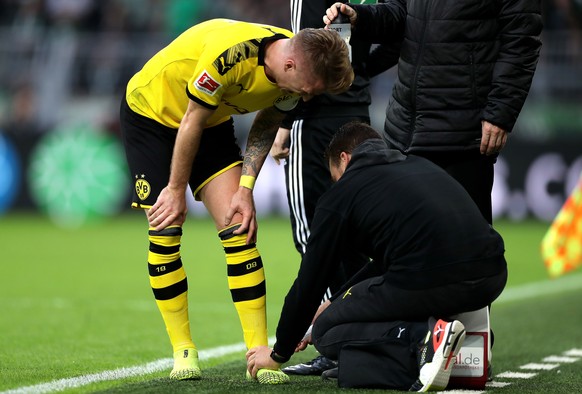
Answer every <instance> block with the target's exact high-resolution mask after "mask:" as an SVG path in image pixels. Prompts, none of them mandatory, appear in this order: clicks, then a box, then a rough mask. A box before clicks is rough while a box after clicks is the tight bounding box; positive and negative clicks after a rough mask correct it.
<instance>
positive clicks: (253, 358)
mask: <svg viewBox="0 0 582 394" xmlns="http://www.w3.org/2000/svg"><path fill="white" fill-rule="evenodd" d="M271 351H272V349H271V348H270V347H268V346H257V347H254V348H252V349H250V350H249V351H248V352H247V354H246V357H247V371H249V373H250V374H251V376H252V377H253V378H256V377H257V372H258V371H259V369H263V368H267V369H272V370H275V371H276V370H278V369H279V368H281V364H279V363H278V362H276V361H275V360H273V359H272V358H271Z"/></svg>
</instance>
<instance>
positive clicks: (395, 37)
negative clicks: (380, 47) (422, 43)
mask: <svg viewBox="0 0 582 394" xmlns="http://www.w3.org/2000/svg"><path fill="white" fill-rule="evenodd" d="M350 7H352V8H353V9H354V10H355V11H356V12H357V14H358V18H357V19H356V25H355V26H354V29H353V31H352V34H353V37H355V38H358V39H361V40H364V41H369V42H371V43H373V44H386V43H390V42H399V41H402V37H404V26H405V23H406V0H392V1H390V0H388V1H387V2H385V3H382V4H372V5H357V4H350Z"/></svg>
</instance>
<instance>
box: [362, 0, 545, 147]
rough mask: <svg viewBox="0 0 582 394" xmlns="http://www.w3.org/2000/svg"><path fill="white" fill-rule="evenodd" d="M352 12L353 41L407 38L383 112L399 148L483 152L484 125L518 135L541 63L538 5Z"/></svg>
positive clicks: (498, 0) (422, 4)
mask: <svg viewBox="0 0 582 394" xmlns="http://www.w3.org/2000/svg"><path fill="white" fill-rule="evenodd" d="M353 8H354V9H355V10H356V12H357V13H358V19H357V22H356V27H355V28H354V31H353V35H354V37H357V38H360V39H365V40H373V42H383V41H385V40H394V39H395V38H397V37H400V38H403V42H402V49H401V52H400V60H399V63H398V77H397V80H396V81H395V84H394V88H393V91H392V98H391V99H390V102H389V104H388V107H387V110H386V123H385V132H386V138H387V139H388V141H389V142H391V143H392V144H394V146H396V147H397V148H398V149H400V150H401V151H403V152H412V153H414V152H415V151H424V150H469V149H478V146H479V144H480V139H481V120H487V121H488V122H490V123H493V124H494V125H497V126H499V127H501V128H503V129H505V130H506V131H508V132H509V131H511V130H512V129H513V126H514V124H515V122H516V120H517V117H518V115H519V113H520V111H521V108H522V107H523V104H524V102H525V99H526V97H527V95H528V92H529V89H530V86H531V82H532V78H533V75H534V71H535V68H536V65H537V61H538V57H539V51H540V47H541V42H540V39H539V35H540V33H541V30H542V21H541V16H540V1H539V0H490V1H482V0H463V1H459V0H388V1H387V2H386V3H385V4H378V5H374V6H359V5H354V6H353Z"/></svg>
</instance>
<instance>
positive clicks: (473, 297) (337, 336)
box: [312, 269, 507, 360]
mask: <svg viewBox="0 0 582 394" xmlns="http://www.w3.org/2000/svg"><path fill="white" fill-rule="evenodd" d="M506 282H507V270H506V269H505V270H503V272H501V273H499V274H497V275H495V276H491V277H486V278H480V279H477V280H470V281H464V282H460V283H453V284H448V285H444V286H438V287H433V288H429V289H420V290H407V289H401V288H399V287H395V286H393V285H391V284H390V283H388V281H387V280H386V277H385V276H378V277H374V278H370V279H366V280H364V281H362V282H360V283H358V284H356V285H355V286H353V287H352V288H350V289H349V290H348V291H347V292H346V293H345V294H344V295H343V296H340V297H338V298H337V299H335V300H334V301H333V302H332V303H331V305H330V306H329V307H328V308H327V309H326V310H325V311H324V312H323V313H322V314H321V315H320V316H319V317H318V318H317V320H316V321H315V324H314V326H313V331H312V340H313V344H314V345H315V348H316V349H317V350H318V351H319V352H320V353H321V354H323V355H324V356H326V357H329V358H331V359H334V360H337V359H338V356H339V353H340V350H341V349H342V347H343V346H345V345H346V344H350V343H354V342H360V343H361V342H366V341H378V340H381V339H382V338H385V337H386V336H388V335H394V331H393V330H394V327H395V326H397V325H402V324H403V322H408V323H410V324H412V323H414V322H427V321H428V319H429V318H431V317H434V318H437V319H439V318H447V317H448V316H451V315H455V314H458V313H463V312H469V311H474V310H477V309H481V308H483V307H485V306H487V305H489V304H491V303H492V302H493V301H494V300H495V299H496V298H497V297H498V296H499V295H500V294H501V292H502V291H503V288H504V287H505V283H506ZM420 334H422V331H421V332H420ZM424 334H426V331H424ZM411 340H415V341H417V340H419V338H418V335H412V337H411Z"/></svg>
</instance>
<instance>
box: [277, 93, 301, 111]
mask: <svg viewBox="0 0 582 394" xmlns="http://www.w3.org/2000/svg"><path fill="white" fill-rule="evenodd" d="M298 102H299V97H298V96H292V95H290V94H284V95H282V96H279V97H277V98H276V99H275V101H273V105H274V106H275V107H276V108H278V109H280V110H281V111H290V110H292V109H293V108H295V106H297V103H298Z"/></svg>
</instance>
